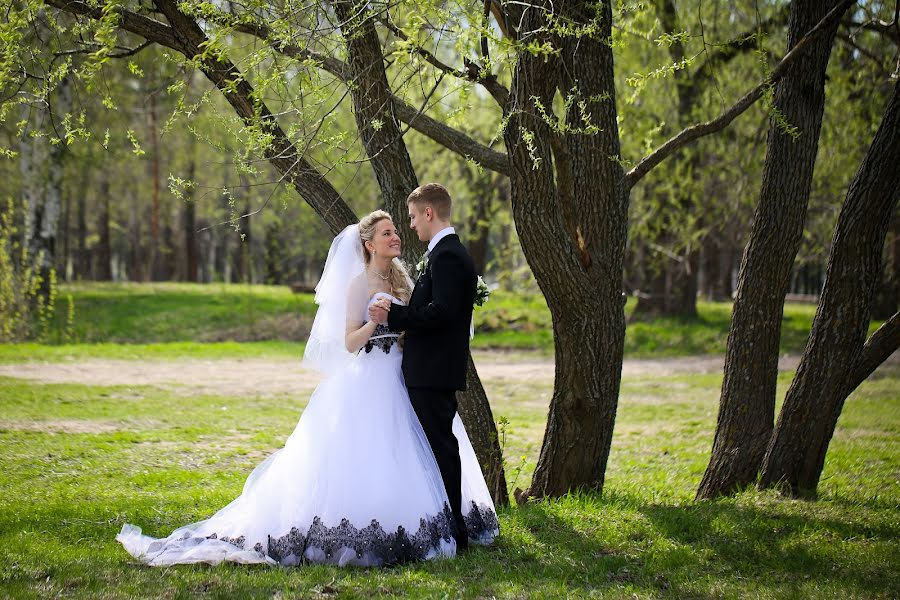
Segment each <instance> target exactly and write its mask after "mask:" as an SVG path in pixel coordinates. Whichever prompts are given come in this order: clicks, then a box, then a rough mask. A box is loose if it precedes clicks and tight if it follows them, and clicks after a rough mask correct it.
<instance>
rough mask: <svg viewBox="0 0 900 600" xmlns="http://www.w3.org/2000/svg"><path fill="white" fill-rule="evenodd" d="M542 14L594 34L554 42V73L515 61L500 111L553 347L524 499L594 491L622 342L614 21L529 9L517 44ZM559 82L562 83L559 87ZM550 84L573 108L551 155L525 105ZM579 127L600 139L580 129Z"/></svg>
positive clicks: (526, 59) (575, 11)
mask: <svg viewBox="0 0 900 600" xmlns="http://www.w3.org/2000/svg"><path fill="white" fill-rule="evenodd" d="M552 10H558V11H560V14H557V15H556V16H557V17H562V18H563V19H565V20H566V21H569V20H571V22H573V23H576V24H585V23H588V22H590V21H591V20H592V18H593V17H594V16H595V15H594V14H593V11H594V10H598V11H600V14H599V15H597V16H599V23H600V31H599V32H597V33H596V34H595V35H593V36H585V37H583V38H581V39H575V38H565V39H554V40H553V42H554V46H556V47H560V48H562V52H561V53H560V56H561V58H560V59H559V60H561V61H562V63H561V64H560V63H557V62H556V61H554V60H547V59H545V58H544V57H537V56H533V55H532V54H530V53H528V52H521V53H520V54H519V56H518V60H517V63H516V66H515V71H514V75H513V85H512V89H511V93H510V99H509V105H508V106H507V107H505V110H504V113H505V116H506V117H507V118H508V119H509V123H508V126H507V127H506V129H505V130H504V137H505V142H506V147H507V148H508V149H509V151H510V161H511V186H512V189H511V191H512V209H513V214H514V217H515V223H516V227H517V229H518V231H519V238H520V240H521V244H522V249H523V251H524V253H525V256H526V258H527V259H528V263H529V265H530V266H531V269H532V271H533V272H534V275H535V278H536V280H537V282H538V285H539V286H540V287H541V290H542V291H543V293H544V296H545V297H546V299H547V304H548V306H549V308H550V312H551V316H552V320H553V333H554V340H555V358H556V373H555V382H554V391H553V398H552V399H551V403H550V414H549V418H548V422H547V429H546V432H545V434H544V441H543V445H542V447H541V453H540V458H539V459H538V464H537V467H536V469H535V472H534V478H533V480H532V484H531V487H530V489H529V490H528V491H527V493H526V495H528V496H532V497H542V496H559V495H562V494H565V493H566V492H568V491H570V490H574V489H579V488H586V489H595V490H601V489H602V488H603V481H604V475H605V471H606V462H607V459H608V457H609V448H610V443H611V441H612V430H613V425H614V424H615V416H616V406H617V402H618V393H619V382H620V378H621V365H622V351H623V344H624V334H625V317H624V312H623V294H622V266H623V261H624V249H625V235H626V227H625V220H626V211H627V192H626V189H625V187H624V184H623V176H622V170H621V167H620V166H619V164H618V163H617V162H616V161H615V160H614V159H611V158H610V157H618V156H619V137H618V128H617V125H616V109H615V88H614V83H613V82H614V79H613V56H612V50H611V48H610V47H609V45H608V44H607V43H606V40H607V39H608V36H609V34H610V31H611V18H612V11H611V7H610V3H609V2H608V1H604V2H601V3H599V4H588V3H582V2H571V3H563V4H561V5H555V7H551V6H550V5H549V4H543V6H542V7H540V8H538V7H536V6H529V7H528V8H526V9H525V12H524V14H523V16H522V19H521V20H520V21H518V22H519V24H520V28H519V37H520V39H521V40H522V41H528V42H530V41H532V40H533V41H534V42H535V43H540V42H544V41H549V40H548V39H547V37H548V35H549V34H548V33H547V27H546V26H547V20H546V17H545V12H544V11H548V12H549V11H552ZM561 74H565V79H564V80H562V81H558V80H557V76H558V75H561ZM557 84H560V86H561V88H562V89H565V90H566V93H567V94H574V95H576V96H578V98H577V99H578V100H579V101H576V102H573V103H572V105H573V108H572V110H571V111H570V114H568V115H567V116H566V124H567V132H566V133H565V135H564V136H563V139H562V140H560V144H559V146H560V147H559V148H557V149H556V150H557V152H556V153H554V151H553V150H552V149H551V145H550V144H551V142H550V140H551V138H552V135H553V134H552V133H551V131H550V129H549V126H548V124H547V123H546V121H545V120H544V119H543V118H542V116H541V115H540V111H539V110H538V108H537V106H536V104H535V102H536V101H539V102H541V104H542V105H543V106H544V107H550V106H552V98H553V95H554V91H555V88H556V86H557ZM580 101H583V105H582V106H579V103H580ZM585 122H588V123H590V124H591V125H594V126H596V127H597V128H598V130H597V131H596V132H588V131H585V130H583V129H580V128H584V127H585ZM554 160H556V161H557V163H558V164H556V171H557V173H560V175H559V177H558V178H557V177H555V176H554ZM557 179H558V180H559V181H560V182H561V183H562V184H563V187H562V192H561V191H560V189H558V188H557V185H556V181H557ZM566 181H568V182H569V183H570V184H567V183H566ZM567 215H578V217H579V218H578V222H577V223H575V222H572V221H567V219H566V216H567Z"/></svg>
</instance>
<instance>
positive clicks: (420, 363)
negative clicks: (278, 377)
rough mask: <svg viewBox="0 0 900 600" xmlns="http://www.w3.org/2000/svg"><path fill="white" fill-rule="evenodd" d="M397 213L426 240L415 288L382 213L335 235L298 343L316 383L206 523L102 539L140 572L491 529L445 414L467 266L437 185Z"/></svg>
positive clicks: (472, 469) (401, 547) (491, 517)
mask: <svg viewBox="0 0 900 600" xmlns="http://www.w3.org/2000/svg"><path fill="white" fill-rule="evenodd" d="M407 206H408V209H409V219H410V227H412V228H413V229H414V230H415V231H416V233H417V234H418V236H419V239H420V240H422V241H427V242H428V252H427V253H426V255H425V258H424V259H423V261H422V262H420V263H419V265H420V267H421V272H420V273H419V277H418V279H417V281H416V282H415V284H413V282H412V280H411V278H410V276H409V275H408V274H407V271H406V269H405V268H404V266H403V264H402V263H401V262H400V260H399V256H400V237H399V236H398V235H397V230H396V227H395V226H394V223H393V221H392V219H391V217H390V215H389V214H388V213H386V212H384V211H375V212H373V213H371V214H369V215H367V216H366V217H364V218H363V219H362V220H361V221H360V222H359V223H358V224H354V225H351V226H349V227H347V228H346V229H344V230H343V231H342V232H341V233H340V234H339V235H338V236H337V237H336V238H335V239H334V242H333V243H332V245H331V249H330V250H329V252H328V258H327V260H326V263H325V269H324V271H323V273H322V278H321V279H320V281H319V284H318V285H317V286H316V303H317V304H318V311H317V312H316V317H315V320H314V322H313V327H312V330H311V332H310V336H309V340H308V342H307V346H306V350H305V352H304V364H306V365H308V366H311V367H313V368H315V369H317V370H319V371H320V372H322V373H323V375H324V378H323V380H322V382H321V383H320V384H319V386H318V387H317V388H316V390H315V391H314V392H313V394H312V396H311V397H310V400H309V404H308V405H307V407H306V410H305V411H304V412H303V414H302V415H301V417H300V419H299V422H298V423H297V426H296V428H295V429H294V431H293V433H292V434H291V435H290V437H289V438H288V440H287V442H286V443H285V445H284V447H283V448H282V449H280V450H278V451H276V452H275V453H273V454H272V455H271V456H269V457H268V458H267V459H266V460H265V461H263V462H262V463H261V464H259V465H258V466H257V467H256V468H255V469H254V470H253V472H252V473H251V474H250V476H249V477H248V478H247V481H246V483H245V484H244V489H243V491H242V493H241V494H240V496H238V497H237V498H236V499H235V500H233V501H232V502H231V503H230V504H228V505H227V506H225V507H224V508H222V509H221V510H219V511H218V512H217V513H216V514H215V515H213V516H212V517H210V518H209V519H207V520H205V521H200V522H198V523H193V524H190V525H186V526H184V527H181V528H179V529H176V530H175V531H174V532H173V533H172V534H171V535H169V536H168V537H165V538H160V539H154V538H151V537H148V536H145V535H143V534H142V533H141V530H140V528H138V527H135V526H133V525H129V524H126V525H124V526H123V527H122V531H121V533H119V535H118V536H116V539H117V540H119V541H120V542H121V543H122V544H123V545H124V546H125V549H126V550H127V551H128V552H129V553H130V554H132V555H133V556H134V557H136V558H138V559H139V560H140V561H142V562H144V563H146V564H148V565H153V566H164V565H172V564H183V563H200V562H202V563H209V564H218V563H220V562H222V561H232V562H238V563H268V564H272V565H277V564H280V565H284V566H292V565H297V564H299V563H301V562H312V563H329V564H336V565H341V566H343V565H359V566H380V565H389V564H396V563H402V562H408V561H412V560H427V559H431V558H435V557H439V556H453V555H455V554H456V553H457V552H458V551H461V550H463V549H465V548H467V547H468V544H469V542H470V541H472V542H474V543H479V544H487V543H490V542H491V541H492V540H493V539H494V537H495V536H497V535H498V534H499V528H498V523H497V516H496V513H495V509H494V504H493V502H492V500H491V496H490V493H489V492H488V489H487V485H486V484H485V481H484V476H483V475H482V472H481V468H480V467H479V464H478V460H477V459H476V456H475V452H474V450H473V448H472V444H471V442H470V441H469V438H468V436H467V435H466V431H465V428H464V427H463V424H462V422H461V421H460V418H459V415H458V414H457V412H456V396H455V392H456V390H464V389H465V387H466V368H467V365H468V349H469V326H470V322H471V317H472V307H473V302H474V297H475V290H476V281H477V275H476V273H475V269H474V265H473V263H472V260H471V258H470V257H469V255H468V253H467V252H466V250H465V248H464V247H463V246H462V244H461V243H460V241H459V238H458V237H457V236H456V235H455V233H454V230H453V228H452V227H451V226H450V211H451V199H450V195H449V194H448V193H447V190H446V189H445V188H444V187H443V186H441V185H438V184H434V183H432V184H427V185H424V186H420V187H418V188H416V189H415V190H414V191H413V192H412V193H411V194H410V195H409V198H408V200H407ZM401 332H402V335H401Z"/></svg>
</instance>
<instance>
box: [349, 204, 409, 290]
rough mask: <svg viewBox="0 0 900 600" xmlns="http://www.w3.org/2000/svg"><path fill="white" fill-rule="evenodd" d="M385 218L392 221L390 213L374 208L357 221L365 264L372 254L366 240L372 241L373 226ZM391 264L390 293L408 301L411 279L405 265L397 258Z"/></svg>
mask: <svg viewBox="0 0 900 600" xmlns="http://www.w3.org/2000/svg"><path fill="white" fill-rule="evenodd" d="M385 219H388V220H389V221H391V222H393V221H394V220H393V219H392V218H391V215H389V214H388V213H386V212H385V211H383V210H376V211H374V212H371V213H369V214H367V215H366V216H365V217H363V218H362V219H360V221H359V238H360V243H361V244H362V247H363V254H364V255H365V258H366V266H368V265H369V262H371V260H372V254H371V253H370V252H369V249H368V248H366V242H371V241H372V238H374V237H375V226H376V225H378V223H380V222H381V221H383V220H385ZM391 266H392V267H393V268H392V270H391V278H390V283H391V290H392V293H393V295H394V296H396V297H397V298H399V299H400V300H403V301H404V302H409V297H410V296H411V295H412V280H411V279H410V277H409V273H408V272H407V270H406V266H404V264H403V261H401V260H400V259H399V258H395V259H393V260H392V261H391Z"/></svg>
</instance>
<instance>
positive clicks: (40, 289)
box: [0, 198, 75, 343]
mask: <svg viewBox="0 0 900 600" xmlns="http://www.w3.org/2000/svg"><path fill="white" fill-rule="evenodd" d="M18 212H20V211H18V210H17V207H16V204H15V203H14V202H13V200H12V198H10V199H9V200H8V202H7V205H6V207H5V208H4V209H3V210H2V212H0V343H8V342H18V341H24V340H40V341H49V340H50V339H51V338H53V337H55V338H56V341H57V342H59V341H69V340H70V339H71V336H72V327H73V324H74V320H75V308H74V304H73V302H72V297H71V296H67V300H66V302H67V304H66V306H67V310H66V314H65V315H63V316H61V317H60V318H57V315H56V299H57V294H58V285H57V281H56V271H55V270H54V269H49V270H48V271H47V272H46V274H42V273H41V269H40V268H38V267H37V265H40V264H41V263H42V262H43V254H42V253H40V254H38V256H30V253H29V252H28V247H27V245H26V244H23V243H22V242H21V240H20V236H19V235H18V234H19V229H18V228H17V227H16V220H17V217H18V216H19V215H17V213H18ZM57 322H59V324H60V326H59V327H55V326H54V325H55V324H56V323H57Z"/></svg>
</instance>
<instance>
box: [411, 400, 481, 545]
mask: <svg viewBox="0 0 900 600" xmlns="http://www.w3.org/2000/svg"><path fill="white" fill-rule="evenodd" d="M409 399H410V402H412V406H413V410H415V411H416V416H418V417H419V423H421V424H422V429H423V430H424V431H425V437H427V438H428V443H429V444H431V451H432V452H434V458H435V460H437V464H438V468H439V469H440V470H441V478H442V479H443V480H444V488H446V490H447V497H448V499H449V500H450V511H451V512H452V513H453V519H454V521H456V548H457V549H465V548H468V546H469V535H468V533H467V532H466V521H465V519H463V515H462V467H461V466H460V462H459V442H457V441H456V436H455V435H453V417H454V415H455V414H456V392H455V391H453V390H433V389H427V388H409Z"/></svg>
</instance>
